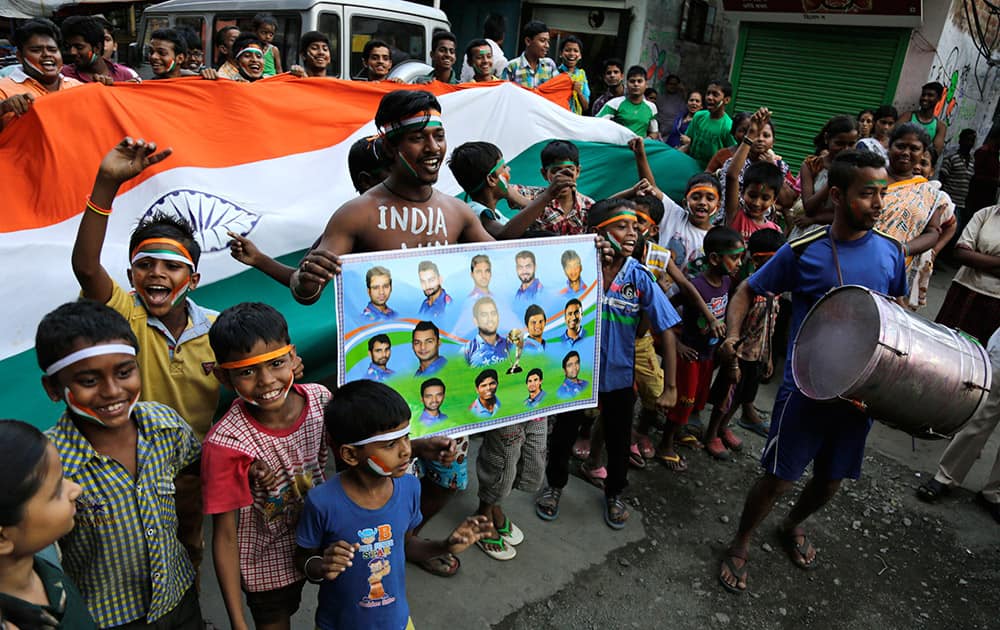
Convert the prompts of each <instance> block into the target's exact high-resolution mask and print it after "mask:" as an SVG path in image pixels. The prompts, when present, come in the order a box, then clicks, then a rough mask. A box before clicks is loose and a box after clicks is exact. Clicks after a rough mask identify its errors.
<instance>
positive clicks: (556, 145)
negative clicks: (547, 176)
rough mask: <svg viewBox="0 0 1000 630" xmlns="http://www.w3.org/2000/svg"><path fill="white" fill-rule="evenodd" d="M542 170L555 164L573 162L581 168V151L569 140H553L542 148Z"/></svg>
mask: <svg viewBox="0 0 1000 630" xmlns="http://www.w3.org/2000/svg"><path fill="white" fill-rule="evenodd" d="M541 158H542V168H548V166H549V165H550V164H554V163H555V162H572V163H573V164H576V165H577V166H580V149H578V148H577V146H576V145H575V144H573V143H572V142H570V141H569V140H552V141H551V142H549V143H548V144H546V145H545V146H544V147H543V148H542V153H541Z"/></svg>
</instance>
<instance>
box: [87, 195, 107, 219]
mask: <svg viewBox="0 0 1000 630" xmlns="http://www.w3.org/2000/svg"><path fill="white" fill-rule="evenodd" d="M87 210H90V211H92V212H96V213H97V214H99V215H101V216H102V217H110V216H111V209H110V208H108V209H104V208H102V207H100V206H99V205H97V204H96V203H94V202H93V201H92V200H91V199H90V196H89V195H88V196H87Z"/></svg>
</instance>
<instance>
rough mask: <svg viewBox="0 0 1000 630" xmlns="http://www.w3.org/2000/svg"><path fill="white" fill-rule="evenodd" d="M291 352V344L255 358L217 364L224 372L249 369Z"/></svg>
mask: <svg viewBox="0 0 1000 630" xmlns="http://www.w3.org/2000/svg"><path fill="white" fill-rule="evenodd" d="M291 351H292V344H288V345H287V346H282V347H281V348H278V349H277V350H272V351H271V352H265V353H264V354H258V355H257V356H253V357H247V358H245V359H240V360H239V361H227V362H226V363H219V367H220V368H223V369H225V370H235V369H238V368H244V367H249V366H251V365H257V364H258V363H264V362H266V361H270V360H271V359H277V358H278V357H280V356H282V355H285V354H288V353H289V352H291Z"/></svg>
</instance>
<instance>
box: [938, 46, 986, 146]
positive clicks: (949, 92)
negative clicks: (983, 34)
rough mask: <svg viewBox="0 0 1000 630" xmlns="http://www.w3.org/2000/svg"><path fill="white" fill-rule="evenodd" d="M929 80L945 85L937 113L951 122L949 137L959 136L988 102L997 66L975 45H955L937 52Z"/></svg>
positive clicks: (972, 124)
mask: <svg viewBox="0 0 1000 630" xmlns="http://www.w3.org/2000/svg"><path fill="white" fill-rule="evenodd" d="M929 76H930V80H931V81H937V82H939V83H941V84H942V85H943V86H944V88H945V89H944V94H942V96H941V100H940V101H939V102H938V104H937V105H936V106H935V109H934V113H935V115H936V116H938V117H939V118H940V119H941V120H944V121H945V122H946V123H948V140H949V141H951V140H953V138H952V136H954V139H957V137H958V133H959V132H960V131H961V129H963V128H965V127H970V126H974V121H975V119H976V118H977V116H978V114H979V108H980V106H987V105H988V103H989V101H991V100H992V99H991V98H990V96H991V95H990V94H988V92H989V91H990V89H991V87H990V86H992V85H995V79H996V69H995V68H994V67H993V66H991V65H989V64H988V63H986V60H985V59H983V58H982V57H981V56H980V55H979V54H978V53H977V52H976V51H975V50H974V49H970V47H959V46H955V47H953V48H952V49H951V51H950V52H948V53H947V54H946V55H943V56H942V55H937V56H936V57H935V60H934V64H933V65H932V66H931V71H930V75H929Z"/></svg>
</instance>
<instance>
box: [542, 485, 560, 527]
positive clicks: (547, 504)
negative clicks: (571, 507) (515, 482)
mask: <svg viewBox="0 0 1000 630" xmlns="http://www.w3.org/2000/svg"><path fill="white" fill-rule="evenodd" d="M561 497H562V488H546V489H545V490H543V491H542V494H540V495H539V496H538V498H537V499H535V514H537V515H538V518H540V519H542V520H543V521H554V520H556V519H557V518H558V517H559V499H560V498H561Z"/></svg>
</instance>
